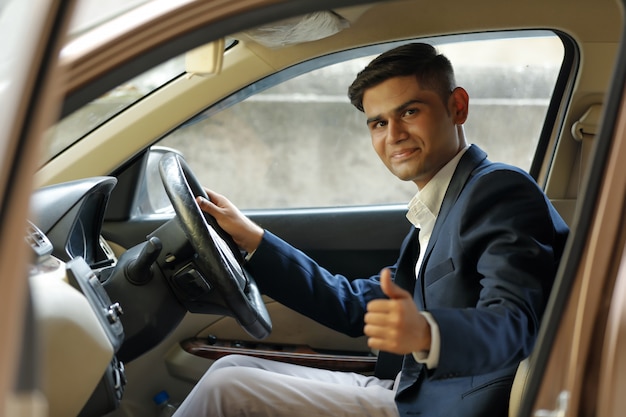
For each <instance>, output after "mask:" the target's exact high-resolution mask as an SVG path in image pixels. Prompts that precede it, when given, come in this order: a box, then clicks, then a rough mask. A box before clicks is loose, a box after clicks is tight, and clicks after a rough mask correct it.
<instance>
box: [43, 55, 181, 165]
mask: <svg viewBox="0 0 626 417" xmlns="http://www.w3.org/2000/svg"><path fill="white" fill-rule="evenodd" d="M184 72H185V57H184V55H181V56H178V57H175V58H173V59H171V60H169V61H166V62H164V63H163V64H161V65H158V66H156V67H154V68H153V69H151V70H149V71H147V72H145V73H143V74H141V75H139V76H137V77H135V78H133V79H131V80H130V81H128V82H126V83H124V84H122V85H119V86H118V87H116V88H114V89H113V90H111V91H109V92H108V93H106V94H104V95H102V96H101V97H99V98H97V99H96V100H94V101H92V102H90V103H89V104H87V105H86V106H83V107H82V108H80V109H78V110H77V111H75V112H74V113H72V114H70V115H69V116H67V117H65V118H64V119H63V120H61V121H60V122H59V123H57V124H56V125H55V126H53V127H52V128H51V129H50V130H49V131H48V133H47V135H46V145H45V146H44V149H45V153H44V154H43V161H42V162H46V161H49V160H50V159H52V158H54V157H55V156H56V155H58V154H59V153H61V152H63V151H64V150H65V149H66V148H67V147H68V146H70V145H72V144H73V143H75V142H76V141H78V140H79V139H81V138H82V137H83V136H85V135H86V134H87V133H89V132H91V131H92V130H93V129H95V128H97V127H99V126H101V125H102V124H103V123H105V122H106V121H107V120H109V119H111V118H112V117H114V116H115V115H117V114H119V113H120V112H122V111H123V110H125V109H126V108H128V107H130V106H131V105H133V104H134V103H136V102H137V101H139V100H141V99H142V98H144V97H146V96H147V95H149V94H150V93H152V92H153V91H155V90H157V89H158V88H160V87H162V86H163V85H165V84H167V83H168V82H170V81H171V80H173V79H175V78H177V77H178V76H180V75H181V74H183V73H184Z"/></svg>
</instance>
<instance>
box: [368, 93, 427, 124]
mask: <svg viewBox="0 0 626 417" xmlns="http://www.w3.org/2000/svg"><path fill="white" fill-rule="evenodd" d="M416 103H425V101H424V100H420V99H417V98H414V99H411V100H409V101H407V102H405V103H402V104H401V105H399V106H398V107H396V108H395V109H393V110H392V111H391V113H395V114H397V113H401V112H402V111H403V110H404V109H406V108H407V107H409V106H411V105H413V104H416ZM382 119H383V116H382V115H381V114H377V115H376V116H372V117H368V118H367V120H366V121H365V123H366V124H368V125H369V124H370V123H372V122H378V121H380V120H382Z"/></svg>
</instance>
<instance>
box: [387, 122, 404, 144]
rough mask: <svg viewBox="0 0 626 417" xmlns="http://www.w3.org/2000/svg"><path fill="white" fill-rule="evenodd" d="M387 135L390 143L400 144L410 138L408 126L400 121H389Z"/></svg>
mask: <svg viewBox="0 0 626 417" xmlns="http://www.w3.org/2000/svg"><path fill="white" fill-rule="evenodd" d="M387 133H388V134H387V140H388V141H389V142H390V143H396V142H400V141H402V140H404V139H406V138H407V137H408V132H407V130H406V126H404V124H403V123H402V122H401V121H399V120H389V122H388V125H387Z"/></svg>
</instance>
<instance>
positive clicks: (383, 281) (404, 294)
mask: <svg viewBox="0 0 626 417" xmlns="http://www.w3.org/2000/svg"><path fill="white" fill-rule="evenodd" d="M380 286H381V288H382V290H383V292H384V293H385V295H386V296H387V297H389V298H391V299H398V298H412V297H411V294H409V292H408V291H405V290H404V289H403V288H401V287H399V286H398V285H396V284H395V283H394V282H393V280H392V279H391V271H390V270H389V269H388V268H385V269H383V270H382V271H381V272H380Z"/></svg>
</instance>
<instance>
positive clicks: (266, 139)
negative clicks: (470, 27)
mask: <svg viewBox="0 0 626 417" xmlns="http://www.w3.org/2000/svg"><path fill="white" fill-rule="evenodd" d="M543 35H545V33H544V34H543ZM437 47H438V49H439V50H440V52H442V53H444V54H445V55H446V56H448V57H449V58H450V60H451V61H452V63H453V65H454V67H455V70H456V74H457V83H458V84H459V85H461V86H463V87H464V88H465V89H466V90H467V91H468V92H469V95H470V116H469V119H468V121H467V123H466V125H465V129H466V133H467V136H468V139H469V142H470V143H474V144H477V145H478V146H480V147H481V148H483V149H484V150H485V151H486V152H487V153H488V154H489V157H490V159H492V160H494V161H502V162H507V163H511V164H513V165H517V166H519V167H521V168H523V169H526V170H528V169H529V167H530V165H531V162H532V158H533V155H534V152H535V148H536V145H537V142H538V140H539V136H540V131H541V128H542V126H543V123H544V118H545V115H546V110H547V106H548V104H549V101H550V98H551V95H552V91H553V89H554V86H555V83H556V79H557V75H558V72H559V69H560V65H561V62H562V61H563V55H564V50H563V45H562V42H561V41H560V39H559V38H558V37H557V36H556V35H554V34H551V35H545V36H536V34H533V36H531V37H523V36H518V37H515V38H507V39H488V40H475V41H471V40H470V41H464V42H455V43H445V44H440V45H437ZM372 58H373V56H367V57H363V58H358V59H354V60H349V61H345V62H341V63H338V64H335V65H330V66H327V67H324V68H320V69H317V70H314V71H311V72H308V73H306V74H304V75H301V76H298V77H296V78H293V79H291V80H288V81H286V82H283V83H281V84H278V85H276V86H274V87H272V88H269V89H267V90H265V91H263V92H261V93H258V94H256V95H253V96H251V97H249V98H247V99H245V100H243V101H241V102H239V103H237V104H235V105H232V106H230V107H228V108H226V109H225V110H222V111H220V112H217V113H216V114H213V115H212V116H211V117H207V118H200V120H199V121H197V122H194V123H188V124H186V125H184V126H181V127H180V128H179V129H177V130H175V131H174V132H172V133H171V134H169V135H168V136H167V137H165V138H164V139H163V140H162V141H161V142H160V143H159V145H161V146H167V147H171V148H175V149H177V150H178V151H180V152H181V153H182V154H183V155H184V157H185V158H186V160H187V162H188V163H189V164H190V166H191V167H192V169H193V170H194V172H195V173H196V175H197V176H198V177H199V179H200V181H201V182H202V183H203V184H205V185H206V186H207V187H210V188H212V189H214V190H216V191H218V192H220V193H223V194H225V195H228V196H229V198H231V199H232V200H233V201H234V202H235V203H236V204H237V205H238V206H239V207H241V208H244V209H260V208H296V207H320V206H346V205H369V204H389V203H402V204H404V203H406V202H407V201H408V200H409V199H410V198H411V197H412V196H413V194H414V193H415V192H416V188H415V186H414V185H413V184H412V183H403V182H401V181H398V180H397V179H395V178H394V177H393V176H392V175H391V174H390V173H389V172H388V171H387V169H386V168H385V167H384V166H383V164H382V162H381V161H380V160H379V159H378V157H377V155H376V154H375V153H374V151H373V149H372V147H371V144H370V138H369V133H368V130H367V128H366V125H365V118H364V116H363V114H362V113H360V112H359V111H357V110H356V109H354V108H353V107H352V106H351V105H350V104H349V101H348V99H347V96H346V91H347V88H348V86H349V85H350V83H351V82H352V81H353V79H354V77H355V75H356V73H357V72H358V71H359V70H361V69H362V68H363V67H364V66H365V65H366V64H367V63H368V62H369V61H370V60H371V59H372ZM163 201H166V200H165V199H163Z"/></svg>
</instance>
